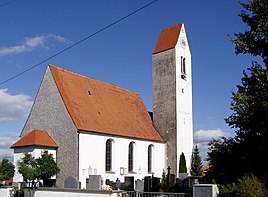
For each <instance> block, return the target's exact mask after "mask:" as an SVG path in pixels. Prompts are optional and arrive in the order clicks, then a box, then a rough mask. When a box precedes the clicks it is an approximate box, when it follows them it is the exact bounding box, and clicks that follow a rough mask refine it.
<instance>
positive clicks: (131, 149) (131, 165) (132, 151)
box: [128, 142, 134, 172]
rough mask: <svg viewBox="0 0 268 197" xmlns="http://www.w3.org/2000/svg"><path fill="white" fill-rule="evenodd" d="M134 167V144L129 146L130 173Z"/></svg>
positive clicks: (131, 143)
mask: <svg viewBox="0 0 268 197" xmlns="http://www.w3.org/2000/svg"><path fill="white" fill-rule="evenodd" d="M133 166H134V142H130V143H129V145H128V171H129V172H133V168H134V167H133Z"/></svg>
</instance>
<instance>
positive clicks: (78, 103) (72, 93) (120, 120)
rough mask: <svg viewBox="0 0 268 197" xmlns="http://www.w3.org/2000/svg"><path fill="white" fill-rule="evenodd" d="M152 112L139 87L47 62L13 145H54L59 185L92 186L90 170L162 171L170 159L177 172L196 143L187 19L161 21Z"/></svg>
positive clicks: (116, 176)
mask: <svg viewBox="0 0 268 197" xmlns="http://www.w3.org/2000/svg"><path fill="white" fill-rule="evenodd" d="M152 72H153V97H154V98H153V99H154V100H153V112H152V113H149V112H148V111H147V109H146V107H145V105H144V103H143V101H142V99H141V97H140V96H139V94H138V93H136V92H133V91H130V90H126V89H123V88H120V87H118V86H114V85H111V84H108V83H105V82H102V81H99V80H95V79H92V78H89V77H86V76H83V75H80V74H76V73H74V72H71V71H67V70H65V69H62V68H59V67H57V66H54V65H51V64H49V65H48V67H47V69H46V72H45V74H44V77H43V79H42V82H41V85H40V88H39V90H38V93H37V95H36V98H35V101H34V104H33V106H32V109H31V111H30V114H29V116H28V119H27V121H26V123H25V125H24V128H23V130H22V132H21V135H20V139H19V140H18V141H17V142H16V143H14V144H13V145H12V146H11V148H12V149H14V164H15V176H14V179H13V181H14V182H17V183H19V182H22V181H23V178H22V176H21V175H20V174H19V173H18V169H17V161H18V160H19V159H21V158H22V157H23V154H24V153H25V152H29V153H31V154H32V155H33V156H34V157H36V158H37V157H39V156H40V155H41V153H42V151H47V152H48V153H51V154H52V155H53V156H54V158H55V160H56V162H57V165H58V166H59V168H60V173H59V174H57V176H56V186H57V187H62V188H64V187H66V181H67V180H70V179H71V180H74V181H75V182H76V183H77V184H76V188H82V189H83V188H86V179H87V178H88V176H89V175H101V177H102V180H104V181H105V180H107V179H108V180H111V181H116V180H120V181H121V182H122V181H124V178H125V177H126V176H132V177H134V179H135V180H137V179H140V180H141V179H143V178H144V177H145V176H152V175H153V176H155V177H161V176H162V172H163V170H166V169H167V167H168V166H170V167H171V172H172V173H173V174H175V175H176V176H178V174H179V172H178V169H179V157H180V154H181V153H184V155H185V158H186V162H187V167H188V169H189V167H190V160H191V155H192V148H193V126H192V78H191V54H190V49H189V45H188V41H187V37H186V32H185V27H184V24H183V23H180V24H177V25H174V26H172V27H169V28H166V29H163V30H162V31H161V33H160V36H159V39H158V42H157V45H156V47H155V50H154V52H153V65H152Z"/></svg>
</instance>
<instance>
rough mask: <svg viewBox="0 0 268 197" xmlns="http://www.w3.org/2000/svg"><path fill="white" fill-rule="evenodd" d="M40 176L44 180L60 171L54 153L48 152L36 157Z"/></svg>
mask: <svg viewBox="0 0 268 197" xmlns="http://www.w3.org/2000/svg"><path fill="white" fill-rule="evenodd" d="M36 164H37V174H38V178H39V179H42V180H43V181H44V182H46V180H48V179H49V178H50V177H52V176H54V175H56V174H58V173H59V172H60V169H59V167H58V166H57V164H56V162H55V160H54V158H53V155H52V154H48V153H46V152H44V153H42V155H41V157H39V158H37V159H36Z"/></svg>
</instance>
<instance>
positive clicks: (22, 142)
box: [11, 130, 58, 148]
mask: <svg viewBox="0 0 268 197" xmlns="http://www.w3.org/2000/svg"><path fill="white" fill-rule="evenodd" d="M25 146H45V147H52V148H57V147H58V146H57V144H56V143H55V142H54V140H53V139H52V138H51V137H50V136H49V134H48V133H47V131H42V130H32V131H31V132H30V133H28V134H27V135H25V136H24V137H22V138H21V139H19V140H18V141H17V142H16V143H15V144H13V145H12V146H11V148H18V147H25Z"/></svg>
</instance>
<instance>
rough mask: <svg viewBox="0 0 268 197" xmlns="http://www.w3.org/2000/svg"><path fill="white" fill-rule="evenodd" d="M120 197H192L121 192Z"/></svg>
mask: <svg viewBox="0 0 268 197" xmlns="http://www.w3.org/2000/svg"><path fill="white" fill-rule="evenodd" d="M117 196H118V197H191V194H190V193H166V192H139V191H128V192H119V193H118V194H117Z"/></svg>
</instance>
